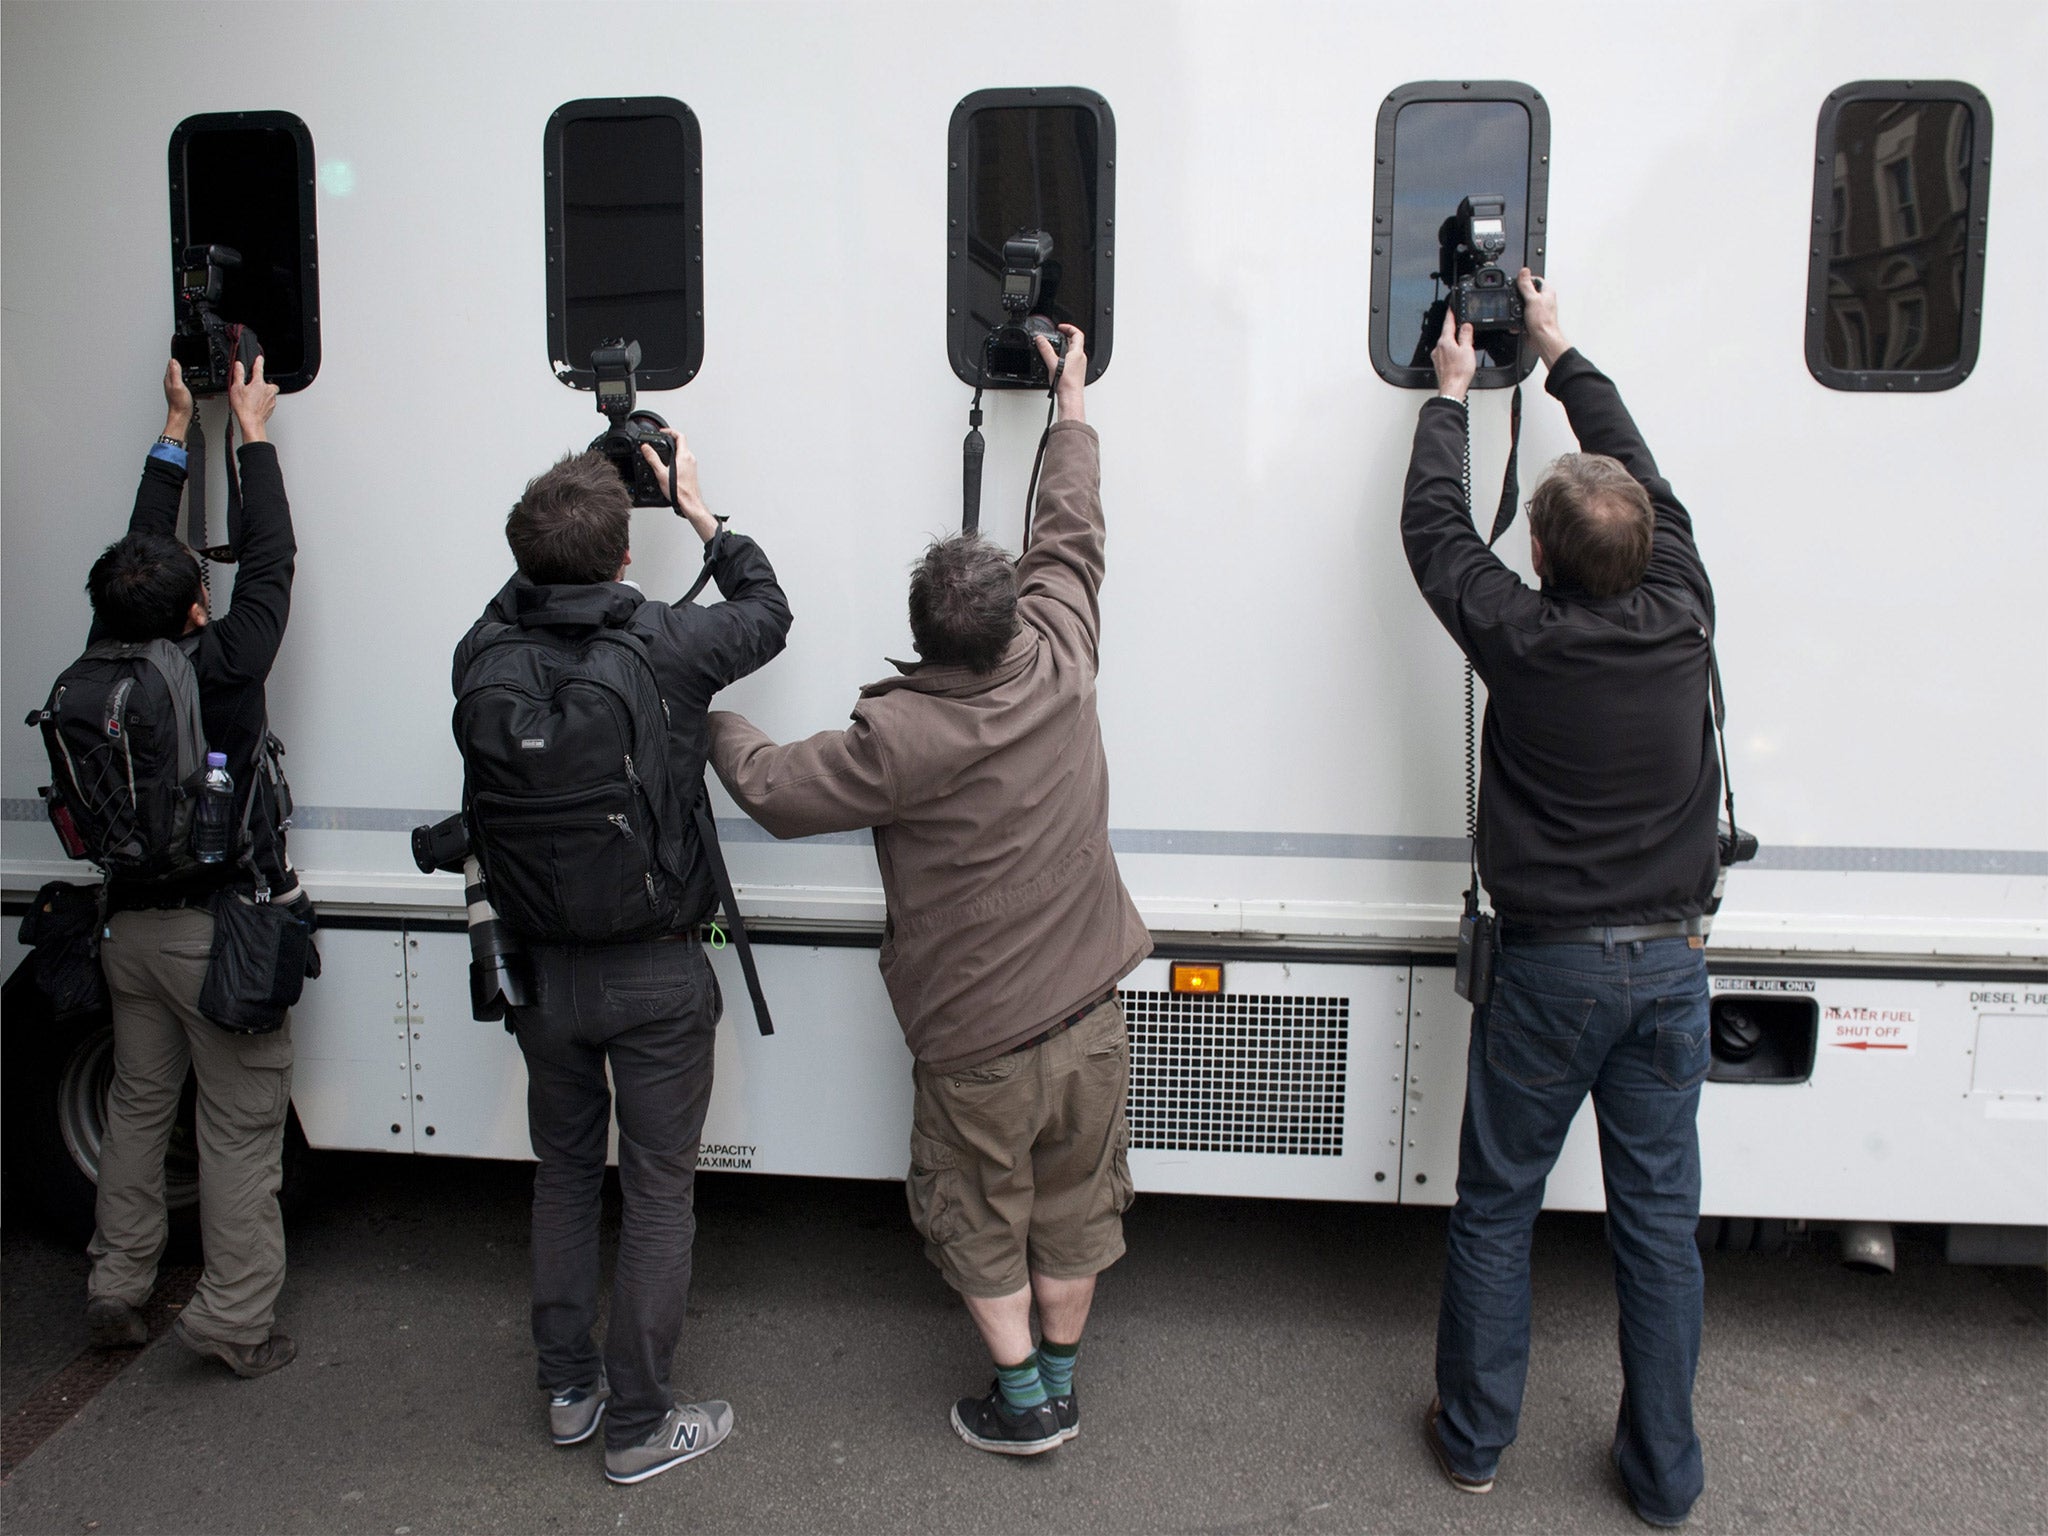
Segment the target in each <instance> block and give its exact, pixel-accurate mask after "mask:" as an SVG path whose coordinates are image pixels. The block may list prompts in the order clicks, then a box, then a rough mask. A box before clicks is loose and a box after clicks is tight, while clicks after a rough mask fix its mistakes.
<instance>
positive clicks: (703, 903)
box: [455, 432, 790, 1483]
mask: <svg viewBox="0 0 2048 1536" xmlns="http://www.w3.org/2000/svg"><path fill="white" fill-rule="evenodd" d="M669 436H670V437H672V438H674V440H675V469H674V475H675V481H676V483H675V489H674V492H673V496H674V500H675V501H676V503H677V504H678V505H679V507H680V510H681V511H682V514H683V516H684V518H685V519H686V520H687V521H688V522H689V524H690V526H691V528H692V529H693V530H695V532H696V534H697V536H698V537H699V538H701V539H702V540H703V541H704V562H705V565H706V566H707V567H708V569H709V573H710V576H711V579H712V580H714V581H715V582H716V583H717V584H718V590H719V592H720V593H721V594H722V595H723V596H724V598H725V601H724V602H722V603H717V604H713V605H712V606H710V607H702V608H700V607H698V606H697V605H696V604H694V603H692V602H688V601H684V602H679V603H676V604H675V605H673V606H669V605H666V604H663V603H658V602H651V601H649V600H647V599H646V598H644V597H643V596H642V595H641V593H640V591H639V589H638V588H637V587H636V586H634V585H633V584H631V583H629V582H627V581H626V580H625V575H626V567H627V566H628V565H629V564H630V563H631V561H632V554H631V552H630V550H629V548H628V535H629V533H630V529H631V510H632V499H631V496H630V495H629V493H628V491H627V488H626V485H625V483H624V481H623V480H622V479H621V478H620V476H619V473H618V471H617V470H616V469H614V468H613V467H612V465H611V464H610V462H609V461H607V460H606V459H605V458H604V456H603V455H602V454H600V453H595V452H592V453H585V454H581V455H576V456H571V457H566V458H564V459H563V460H562V461H561V462H560V463H558V464H557V465H555V467H554V468H552V469H550V470H548V471H547V472H546V473H545V474H542V475H540V476H538V477H536V478H535V479H534V480H532V481H531V482H529V483H528V485H527V487H526V492H525V494H524V495H523V496H521V497H520V499H519V502H518V504H517V505H516V506H514V507H513V509H512V514H511V516H510V517H509V518H507V519H506V524H505V537H506V541H507V542H508V543H509V544H510V545H511V546H512V553H513V557H514V559H515V560H516V561H517V563H518V566H519V573H518V574H517V575H515V576H514V577H513V578H512V579H511V580H510V581H509V582H507V583H506V584H505V586H504V588H503V589H502V590H501V591H500V592H499V593H498V595H497V596H496V597H495V598H493V599H492V600H491V605H490V607H489V608H488V609H486V610H485V612H484V616H483V618H482V619H481V620H479V621H478V623H477V625H476V626H475V627H474V628H472V629H471V631H470V632H469V634H468V635H467V636H465V637H464V638H463V641H462V643H461V644H460V645H459V646H457V647H456V651H455V687H456V691H457V693H458V694H460V693H461V691H462V688H463V677H464V674H465V672H466V671H467V670H468V669H469V666H470V663H471V661H472V659H473V658H474V657H475V656H476V655H477V653H478V651H479V650H480V648H481V645H482V643H483V639H484V636H485V634H486V632H487V631H488V630H491V629H493V628H495V627H496V626H502V625H506V624H514V623H516V624H519V625H521V626H523V627H525V628H527V629H529V630H541V631H546V630H551V629H552V630H560V631H563V632H565V633H567V634H570V635H574V634H577V633H588V632H589V631H590V630H591V629H592V628H595V627H613V628H619V629H623V630H625V631H627V632H628V633H630V634H632V635H634V636H636V637H637V638H638V639H639V641H640V642H641V643H642V645H643V646H644V647H645V650H646V653H647V656H648V660H649V662H650V663H651V664H652V666H653V669H654V673H655V678H656V681H657V682H658V684H659V686H660V691H661V698H662V702H663V705H664V707H665V710H666V712H667V715H668V723H667V736H668V756H669V761H668V769H667V771H668V773H669V774H670V775H671V777H672V781H673V782H674V783H675V784H676V785H678V786H680V789H681V792H682V795H683V797H684V807H685V809H687V807H688V804H689V801H690V799H691V797H693V796H694V795H695V794H697V793H699V792H701V786H702V784H703V779H704V760H705V753H706V750H707V748H708V732H707V728H706V725H705V719H704V716H705V711H706V709H707V708H708V707H709V705H710V703H711V699H712V696H713V695H714V694H715V693H717V691H718V690H719V689H721V688H723V687H725V686H726V685H727V684H728V683H731V682H734V681H736V680H737V679H739V678H742V677H745V676H746V675H747V674H748V673H750V672H752V671H754V670H755V669H756V668H758V667H760V666H761V665H763V664H764V663H765V662H767V661H768V660H769V659H770V658H772V657H773V656H775V655H776V653H777V652H779V651H780V650H781V649H782V646H783V641H784V638H785V637H786V636H787V635H788V633H789V624H790V613H789V605H788V603H787V602H786V601H785V600H784V598H783V595H782V589H781V587H779V586H778V585H777V584H776V581H775V572H774V570H773V568H772V567H770V565H769V564H768V558H767V556H766V555H764V554H762V552H761V549H760V547H759V546H758V545H756V544H755V543H754V541H753V540H752V539H749V538H746V537H745V536H743V535H741V534H736V533H732V532H729V531H727V530H726V529H724V528H723V527H721V526H720V523H719V521H718V519H716V518H714V517H713V516H712V515H711V513H710V511H709V510H708V509H707V508H706V507H705V505H704V499H703V497H702V495H701V494H700V492H699V490H698V485H697V465H696V460H695V459H694V458H693V457H692V455H691V453H690V451H689V448H688V447H687V445H685V444H684V442H683V440H682V438H681V436H680V435H679V434H677V433H674V432H671V433H670V434H669ZM641 452H642V453H643V454H644V455H645V456H646V457H647V460H648V463H649V464H650V466H651V467H652V469H653V471H654V474H655V476H656V478H657V480H658V481H659V482H660V484H661V486H662V490H663V493H664V494H665V495H666V494H670V490H669V475H670V472H669V470H668V469H667V468H666V467H665V466H664V465H663V464H662V463H661V462H660V460H659V459H658V458H656V457H655V455H654V454H653V452H652V451H651V450H649V449H645V448H643V449H642V450H641ZM499 632H500V633H502V631H499ZM474 831H475V829H474V828H472V832H473V833H474ZM536 835H539V836H547V835H548V833H547V832H546V830H545V829H542V830H541V831H540V832H538V833H537V834H536ZM642 835H645V833H644V832H643V834H642ZM686 844H687V850H688V869H687V872H685V871H682V870H678V871H675V873H676V874H678V875H683V876H684V880H683V884H684V888H685V892H686V896H685V899H684V902H683V908H684V910H686V911H687V912H689V913H691V914H693V916H692V919H691V920H690V921H689V922H687V923H686V924H684V925H683V926H682V927H681V928H680V929H679V931H677V932H675V933H672V934H666V935H663V936H662V937H660V938H657V939H652V940H648V941H644V942H627V943H614V944H566V943H560V942H545V941H543V940H544V938H545V936H534V935H522V937H525V938H527V939H528V940H529V943H528V950H529V953H530V956H531V960H532V965H533V982H534V994H533V998H532V1000H531V1002H530V1005H529V1006H526V1007H520V1008H515V1009H513V1010H512V1011H511V1019H510V1024H511V1026H512V1028H513V1029H514V1030H515V1032H516V1033H517V1035H518V1038H519V1048H520V1050H521V1051H522V1052H523V1053H524V1054H525V1057H526V1070H527V1085H528V1086H527V1125H528V1131H529V1134H530V1135H531V1137H532V1141H533V1151H534V1156H535V1157H537V1158H538V1159H539V1167H538V1168H537V1169H536V1170H535V1172H534V1180H533V1336H534V1344H535V1346H536V1348H537V1349H538V1352H539V1356H540V1364H539V1385H540V1386H541V1387H542V1388H543V1389H544V1390H545V1391H547V1392H548V1394H549V1400H548V1416H549V1430H550V1434H551V1435H552V1438H553V1439H554V1442H555V1444H557V1445H576V1444H580V1443H581V1442H583V1441H585V1440H588V1439H589V1438H590V1437H591V1436H592V1435H594V1434H595V1433H596V1432H597V1430H598V1427H599V1425H600V1423H601V1422H602V1421H603V1420H604V1419H605V1417H606V1413H607V1410H609V1414H610V1422H609V1423H608V1424H606V1425H605V1426H604V1428H605V1475H606V1477H608V1478H609V1479H611V1480H612V1481H613V1482H618V1483H636V1482H640V1481H642V1480H644V1479H646V1478H649V1477H653V1476H655V1475H656V1474H657V1473H660V1472H665V1471H667V1470H668V1469H669V1468H670V1467H673V1466H675V1465H677V1464H678V1463H680V1462H683V1461H687V1460H689V1459H690V1458H691V1457H693V1456H698V1455H701V1454H703V1453H704V1452H705V1451H708V1450H710V1449H711V1448H712V1447H713V1446H715V1445H717V1444H718V1443H719V1442H720V1441H721V1440H723V1439H724V1438H725V1436H726V1434H727V1433H728V1432H729V1431H730V1430H731V1428H732V1409H731V1408H730V1406H729V1405H727V1404H725V1403H722V1402H704V1403H678V1402H676V1401H675V1400H674V1396H673V1394H672V1393H671V1392H670V1390H669V1367H670V1362H671V1359H672V1357H673V1356H674V1354H675V1348H676V1341H677V1339H678V1337H679V1336H680V1335H681V1333H682V1325H683V1312H684V1305H685V1302H686V1301H687V1298H688V1293H689V1286H690V1246H691V1242H692V1239H693V1238H694V1236H695V1233H696V1218H695V1215H694V1212H693V1209H692V1197H693V1192H694V1187H695V1181H696V1171H697V1148H698V1142H699V1140H700V1139H701V1137H702V1135H703V1130H704V1115H705V1111H706V1109H707V1108H708V1107H709V1105H710V1101H711V1067H712V1041H713V1031H714V1029H715V1027H716V1025H717V1023H718V1016H719V1012H720V1008H721V1003H720V999H719V995H718V984H717V982H716V981H715V980H714V979H713V977H712V974H711V966H710V962H709V961H707V960H706V959H705V956H704V950H703V946H702V945H701V944H699V943H698V941H697V938H696V934H695V928H696V923H697V921H698V920H701V919H702V918H703V917H705V916H706V915H708V914H709V912H710V910H711V908H712V905H713V902H714V900H715V893H714V888H713V883H712V878H711V875H710V872H709V867H708V864H707V862H706V858H705V853H704V850H703V848H702V847H701V846H699V844H698V842H697V839H696V836H695V833H694V831H691V832H690V833H688V834H687V838H686ZM483 855H484V865H485V872H486V875H487V876H488V873H489V869H490V863H491V860H490V851H489V843H488V840H486V846H485V848H484V850H483ZM650 890H651V887H650ZM607 1065H609V1068H610V1084H609V1087H608V1086H607V1082H606V1068H607ZM613 1091H616V1094H617V1105H618V1122H619V1182H620V1185H621V1188H622V1190H623V1192H624V1195H625V1214H624V1217H623V1221H622V1224H621V1227H620V1232H619V1253H618V1264H617V1269H616V1273H615V1275H614V1279H613V1285H612V1301H611V1317H610V1323H609V1325H608V1328H607V1331H606V1337H605V1347H604V1352H603V1354H602V1355H600V1354H599V1352H598V1350H597V1347H596V1346H595V1345H594V1344H593V1343H592V1341H591V1337H590V1334H591V1328H592V1326H593V1325H594V1324H595V1323H596V1321H597V1289H598V1247H599V1241H598V1216H599V1196H600V1192H601V1190H602V1188H603V1184H604V1169H605V1144H606V1136H607V1131H608V1129H609V1125H610V1121H611V1114H612V1095H613Z"/></svg>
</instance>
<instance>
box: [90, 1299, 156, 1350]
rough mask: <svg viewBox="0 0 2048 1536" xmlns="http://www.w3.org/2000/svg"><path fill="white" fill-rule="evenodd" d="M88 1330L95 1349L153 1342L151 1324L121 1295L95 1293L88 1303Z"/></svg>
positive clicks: (123, 1347) (137, 1347)
mask: <svg viewBox="0 0 2048 1536" xmlns="http://www.w3.org/2000/svg"><path fill="white" fill-rule="evenodd" d="M85 1331H86V1335H87V1337H89V1338H90V1339H91V1340H92V1347H93V1348H94V1349H140V1348H141V1347H142V1346H143V1345H145V1344H147V1343H148V1342H149V1324H147V1323H145V1322H144V1321H143V1320H142V1314H141V1313H140V1312H138V1311H136V1310H135V1308H133V1307H131V1306H129V1305H128V1303H127V1302H125V1301H122V1300H121V1299H120V1298H119V1297H118V1296H95V1297H93V1299H92V1300H91V1301H88V1302H87V1303H86V1304H85Z"/></svg>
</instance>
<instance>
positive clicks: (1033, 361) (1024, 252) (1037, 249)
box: [981, 229, 1067, 389]
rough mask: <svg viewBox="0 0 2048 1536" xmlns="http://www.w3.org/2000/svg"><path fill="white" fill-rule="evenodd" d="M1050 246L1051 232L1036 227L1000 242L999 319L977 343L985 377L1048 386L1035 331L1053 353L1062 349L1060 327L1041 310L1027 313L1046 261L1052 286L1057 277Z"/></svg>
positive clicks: (1042, 279) (1038, 292)
mask: <svg viewBox="0 0 2048 1536" xmlns="http://www.w3.org/2000/svg"><path fill="white" fill-rule="evenodd" d="M1052 251H1053V245H1052V236H1051V235H1049V234H1047V233H1046V232H1045V231H1044V230H1042V229H1026V230H1020V231H1018V232H1017V233H1016V234H1014V235H1012V236H1010V238H1009V239H1007V240H1005V241H1004V242H1003V271H1002V279H1003V287H1002V297H1003V319H1002V322H1001V323H1000V324H998V325H997V326H996V327H995V328H994V329H993V330H991V331H990V332H989V334H988V340H987V341H986V342H985V343H983V348H982V370H981V371H982V378H983V380H984V381H985V382H987V383H990V384H1023V385H1028V386H1032V387H1035V388H1039V389H1045V388H1049V387H1050V386H1051V384H1052V377H1051V375H1050V374H1048V373H1047V372H1046V368H1045V359H1044V358H1043V357H1041V356H1039V353H1038V338H1039V337H1041V336H1043V337H1045V338H1046V340H1048V341H1050V342H1051V343H1052V349H1053V351H1054V353H1056V354H1057V355H1058V356H1060V357H1065V356H1066V355H1067V338H1066V333H1065V332H1063V331H1062V330H1061V329H1060V328H1059V327H1058V326H1057V325H1054V324H1053V323H1052V321H1050V320H1048V319H1046V318H1045V316H1043V315H1038V314H1033V313H1032V311H1033V310H1035V309H1036V308H1037V307H1038V301H1039V298H1040V296H1041V295H1042V293H1043V292H1044V290H1045V287H1046V269H1047V268H1048V267H1050V268H1051V269H1052V282H1053V286H1054V287H1055V288H1056V287H1057V286H1058V283H1059V267H1058V265H1057V263H1055V262H1054V261H1053V259H1052Z"/></svg>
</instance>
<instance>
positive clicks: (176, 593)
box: [85, 533, 204, 642]
mask: <svg viewBox="0 0 2048 1536" xmlns="http://www.w3.org/2000/svg"><path fill="white" fill-rule="evenodd" d="M85 591H86V595H87V596H88V597H90V598H91V599H92V611H93V614H94V616H95V617H96V618H98V620H99V621H100V624H101V626H102V627H103V628H104V629H105V630H106V632H107V633H108V634H110V635H112V636H113V637H114V638H115V639H116V640H129V641H136V642H140V641H144V640H175V639H177V638H178V637H179V636H180V635H182V634H184V633H185V624H186V621H187V620H188V619H189V618H190V616H191V613H192V605H193V604H194V603H196V602H198V601H199V600H200V598H201V596H202V595H203V592H204V588H203V587H201V585H200V582H199V562H198V561H197V560H195V559H193V558H192V551H191V550H189V549H187V548H186V547H185V546H184V545H183V544H180V543H179V542H178V541H177V540H176V539H174V538H172V537H171V536H170V535H169V534H167V533H131V534H129V535H128V536H127V537H126V538H124V539H121V540H119V541H118V542H116V543H113V544H109V545H108V546H107V547H106V549H105V550H104V551H102V552H101V554H100V557H99V559H97V560H95V561H93V563H92V570H91V572H90V573H89V574H88V575H87V576H86V578H85Z"/></svg>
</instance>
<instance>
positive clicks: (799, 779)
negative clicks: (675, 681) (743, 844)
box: [708, 710, 896, 837]
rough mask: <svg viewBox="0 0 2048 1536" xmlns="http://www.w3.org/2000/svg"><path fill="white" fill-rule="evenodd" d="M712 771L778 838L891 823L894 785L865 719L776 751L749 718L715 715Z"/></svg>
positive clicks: (712, 716) (857, 718)
mask: <svg viewBox="0 0 2048 1536" xmlns="http://www.w3.org/2000/svg"><path fill="white" fill-rule="evenodd" d="M708 719H709V722H710V726H711V766H712V767H713V768H714V769H715V770H716V771H717V773H718V779H719V782H720V783H722V784H723V785H724V786H725V787H726V790H727V792H728V793H730V794H731V795H732V797H733V799H735V800H737V801H739V803H740V805H741V807H742V808H743V809H744V810H745V811H746V813H747V814H748V815H749V816H751V817H753V818H754V820H756V821H758V822H759V823H760V824H761V825H762V826H764V827H766V828H767V829H768V830H769V831H770V832H772V833H774V834H775V836H777V837H809V836H811V835H812V834H814V833H818V832H850V831H852V830H854V829H855V828H857V827H880V826H886V825H888V823H889V822H890V821H891V820H893V819H894V817H895V802H896V790H895V781H894V778H893V777H892V775H891V774H890V772H889V763H888V759H887V757H886V756H885V755H884V754H883V751H882V744H881V742H880V741H879V740H878V739H877V738H876V736H875V733H874V730H873V728H872V727H871V726H870V725H869V724H868V723H867V721H865V720H863V719H862V718H861V717H860V716H859V715H855V716H854V717H853V725H852V726H851V727H850V728H849V729H847V730H844V731H820V732H819V733H818V734H817V735H815V736H812V737H810V738H809V739H808V740H805V741H793V742H791V743H790V744H789V745H787V746H777V745H776V744H775V743H774V742H772V741H770V740H769V739H768V737H767V736H766V735H765V734H763V733H762V732H761V731H760V730H759V729H758V728H757V727H755V726H754V724H753V723H752V722H751V721H749V720H747V719H746V718H745V717H744V716H741V715H736V714H732V713H730V712H729V711H726V710H714V711H713V712H712V713H711V714H710V715H709V716H708Z"/></svg>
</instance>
